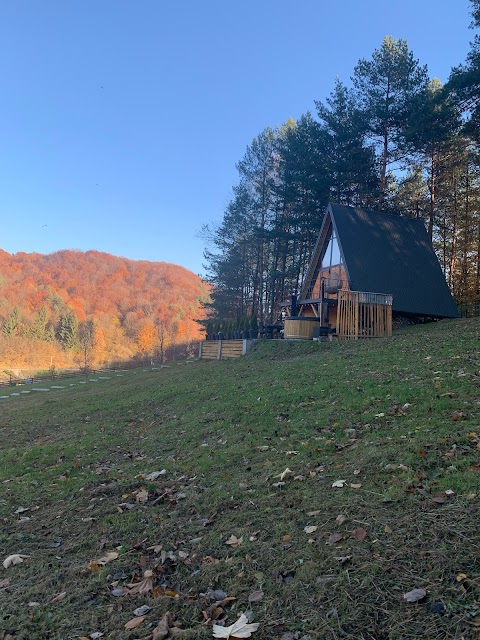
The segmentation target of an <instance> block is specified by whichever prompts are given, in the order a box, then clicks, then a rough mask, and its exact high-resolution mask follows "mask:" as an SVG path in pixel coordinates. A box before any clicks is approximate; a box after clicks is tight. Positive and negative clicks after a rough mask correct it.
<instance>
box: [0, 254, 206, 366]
mask: <svg viewBox="0 0 480 640" xmlns="http://www.w3.org/2000/svg"><path fill="white" fill-rule="evenodd" d="M207 296H208V287H207V286H206V285H205V284H204V283H203V282H202V280H201V279H200V278H199V277H198V276H197V275H195V274H194V273H192V272H190V271H188V270H187V269H184V268H183V267H180V266H177V265H173V264H168V263H165V262H148V261H138V260H137V261H136V260H128V259H127V258H119V257H116V256H112V255H110V254H107V253H101V252H98V251H87V252H85V253H84V252H81V251H58V252H56V253H52V254H49V255H41V254H27V253H17V254H15V255H10V254H8V253H6V252H5V251H1V250H0V330H1V332H0V342H1V343H0V353H1V354H2V356H1V358H2V361H1V362H0V365H3V366H9V367H22V366H29V365H30V366H31V367H34V366H42V365H43V366H44V367H48V366H49V364H50V362H51V361H52V362H53V363H54V364H55V365H56V366H62V365H65V364H67V363H70V364H74V360H75V358H74V356H75V352H76V351H80V352H82V351H83V350H82V348H81V345H79V342H81V337H79V334H81V331H79V327H78V325H79V323H82V322H84V321H85V320H86V319H87V318H88V319H92V320H93V322H94V324H95V333H96V335H95V338H96V339H95V348H94V349H93V350H92V358H91V360H92V362H94V363H96V364H98V363H102V362H108V361H112V360H115V359H127V358H130V357H132V356H133V355H136V354H144V355H149V354H153V353H154V352H156V351H158V349H159V348H160V347H161V348H162V349H164V348H166V347H167V346H168V345H169V344H172V343H181V342H185V341H191V340H196V339H198V337H199V330H198V329H199V327H198V324H196V323H195V321H194V320H195V319H196V318H200V317H203V310H202V307H201V302H202V300H205V299H206V298H207Z"/></svg>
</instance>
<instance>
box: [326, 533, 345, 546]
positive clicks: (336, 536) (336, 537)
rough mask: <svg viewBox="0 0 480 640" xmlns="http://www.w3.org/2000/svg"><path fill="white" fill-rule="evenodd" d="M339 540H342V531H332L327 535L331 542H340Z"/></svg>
mask: <svg viewBox="0 0 480 640" xmlns="http://www.w3.org/2000/svg"><path fill="white" fill-rule="evenodd" d="M340 540H343V534H342V533H332V535H331V536H329V537H328V541H329V542H331V543H332V544H336V543H337V542H340Z"/></svg>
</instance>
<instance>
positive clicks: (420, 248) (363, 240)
mask: <svg viewBox="0 0 480 640" xmlns="http://www.w3.org/2000/svg"><path fill="white" fill-rule="evenodd" d="M328 212H330V214H331V216H332V220H333V225H334V227H335V229H336V231H337V239H338V243H339V245H340V250H341V251H342V254H343V258H344V262H345V266H346V270H347V274H348V278H349V281H350V289H351V290H352V291H371V292H374V293H391V294H392V295H393V310H394V311H398V312H402V313H409V314H418V315H422V316H434V317H440V318H453V317H456V316H457V315H458V313H457V307H456V304H455V302H454V300H453V298H452V295H451V293H450V290H449V288H448V286H447V283H446V281H445V277H444V275H443V272H442V270H441V268H440V264H439V262H438V259H437V257H436V255H435V253H434V251H433V248H432V244H431V242H430V239H429V237H428V234H427V231H426V229H425V226H424V225H423V223H422V221H421V220H413V219H411V218H403V217H401V216H396V215H389V214H385V213H379V212H377V211H369V210H366V209H357V208H355V209H354V208H352V207H346V206H343V205H338V204H330V205H329V206H328V209H327V214H328Z"/></svg>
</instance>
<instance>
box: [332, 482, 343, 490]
mask: <svg viewBox="0 0 480 640" xmlns="http://www.w3.org/2000/svg"><path fill="white" fill-rule="evenodd" d="M346 483H347V481H346V480H335V482H334V483H333V484H332V487H333V488H339V489H341V488H342V487H344V486H345V484H346Z"/></svg>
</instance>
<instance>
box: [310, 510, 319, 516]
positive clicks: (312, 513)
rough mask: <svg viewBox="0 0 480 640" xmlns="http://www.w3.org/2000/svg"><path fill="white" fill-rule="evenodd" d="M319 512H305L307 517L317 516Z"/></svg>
mask: <svg viewBox="0 0 480 640" xmlns="http://www.w3.org/2000/svg"><path fill="white" fill-rule="evenodd" d="M321 513H322V512H321V511H307V516H319V515H320V514H321Z"/></svg>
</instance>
